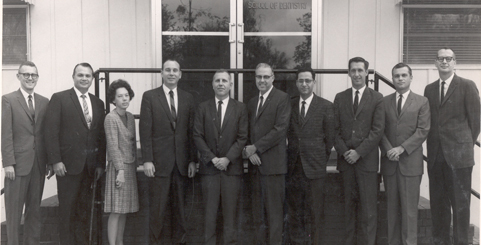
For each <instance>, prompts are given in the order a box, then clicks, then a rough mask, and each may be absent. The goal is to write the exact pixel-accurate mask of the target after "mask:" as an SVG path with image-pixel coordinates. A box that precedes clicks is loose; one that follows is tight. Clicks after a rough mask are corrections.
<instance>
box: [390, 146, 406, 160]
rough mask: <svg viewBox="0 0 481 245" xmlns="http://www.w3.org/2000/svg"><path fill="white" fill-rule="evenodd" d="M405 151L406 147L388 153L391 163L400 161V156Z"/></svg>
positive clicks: (399, 147)
mask: <svg viewBox="0 0 481 245" xmlns="http://www.w3.org/2000/svg"><path fill="white" fill-rule="evenodd" d="M404 151H405V149H404V147H402V146H398V147H394V148H392V149H391V150H389V151H387V153H386V155H387V157H388V158H389V160H391V161H399V156H400V155H401V154H403V152H404Z"/></svg>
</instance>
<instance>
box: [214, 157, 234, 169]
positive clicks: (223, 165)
mask: <svg viewBox="0 0 481 245" xmlns="http://www.w3.org/2000/svg"><path fill="white" fill-rule="evenodd" d="M211 162H212V164H214V167H216V168H217V169H219V170H220V171H227V166H229V163H230V160H229V158H227V157H221V158H218V157H214V158H212V161H211Z"/></svg>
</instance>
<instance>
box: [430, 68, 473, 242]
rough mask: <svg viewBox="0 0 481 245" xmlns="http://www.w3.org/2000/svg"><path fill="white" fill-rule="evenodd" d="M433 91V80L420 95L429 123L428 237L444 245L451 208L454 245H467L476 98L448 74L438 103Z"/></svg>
mask: <svg viewBox="0 0 481 245" xmlns="http://www.w3.org/2000/svg"><path fill="white" fill-rule="evenodd" d="M439 86H440V82H439V80H438V81H436V82H434V83H431V84H429V85H427V86H426V89H425V90H424V96H426V97H427V98H428V100H429V106H430V108H431V119H432V120H431V131H429V134H428V140H427V147H428V159H429V161H428V174H429V193H430V201H431V213H432V219H433V238H434V242H435V243H436V244H445V243H447V242H448V240H449V229H450V228H449V227H450V224H451V208H452V209H453V210H454V213H453V235H454V241H455V243H456V244H467V242H468V230H469V215H470V214H469V207H470V198H471V193H470V191H471V172H472V169H473V165H474V151H473V146H474V143H475V142H476V139H477V138H478V135H479V130H480V129H479V126H480V100H479V94H478V89H477V88H476V85H475V84H474V82H473V81H471V80H467V79H464V78H461V77H458V76H457V75H456V74H454V77H453V79H452V81H451V83H450V85H449V88H448V89H447V91H446V95H445V97H444V100H443V101H442V102H440V89H439ZM443 242H444V243H443Z"/></svg>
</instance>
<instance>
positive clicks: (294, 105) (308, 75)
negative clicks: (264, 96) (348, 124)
mask: <svg viewBox="0 0 481 245" xmlns="http://www.w3.org/2000/svg"><path fill="white" fill-rule="evenodd" d="M314 77H315V74H314V71H313V70H312V69H311V68H301V69H299V70H298V71H297V81H296V86H297V89H298V90H299V94H300V96H298V97H295V98H293V99H292V100H291V111H292V113H291V119H290V124H289V130H288V131H287V139H288V143H289V144H288V150H287V153H288V159H289V160H288V172H287V177H286V179H287V180H286V185H287V204H288V207H289V209H288V210H289V242H288V243H289V244H306V243H308V242H310V244H322V242H321V238H322V237H321V235H322V231H323V230H325V229H324V228H325V226H324V223H323V216H324V191H325V180H326V165H327V161H328V160H329V155H330V154H331V149H332V147H333V145H334V140H335V138H336V133H337V132H336V130H337V126H336V123H335V120H334V106H333V104H332V103H331V102H330V101H328V100H326V99H323V98H321V97H319V96H317V95H316V94H314V93H313V89H314V86H315V84H316V80H314ZM309 211H310V217H311V230H310V231H309V230H306V224H307V223H308V221H306V219H307V217H308V214H309Z"/></svg>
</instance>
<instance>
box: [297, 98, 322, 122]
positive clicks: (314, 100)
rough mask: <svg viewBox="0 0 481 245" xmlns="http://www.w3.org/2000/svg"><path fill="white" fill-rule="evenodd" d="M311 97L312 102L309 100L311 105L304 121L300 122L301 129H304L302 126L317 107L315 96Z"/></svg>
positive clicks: (317, 102) (317, 101)
mask: <svg viewBox="0 0 481 245" xmlns="http://www.w3.org/2000/svg"><path fill="white" fill-rule="evenodd" d="M312 96H313V97H312V100H311V104H310V105H309V109H308V110H307V113H306V117H305V118H304V121H303V122H302V127H304V125H306V123H307V121H309V119H310V118H311V116H312V114H314V112H313V111H315V110H316V108H317V107H318V106H319V100H318V99H317V98H316V95H315V94H313V95H312ZM297 108H299V107H297Z"/></svg>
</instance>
